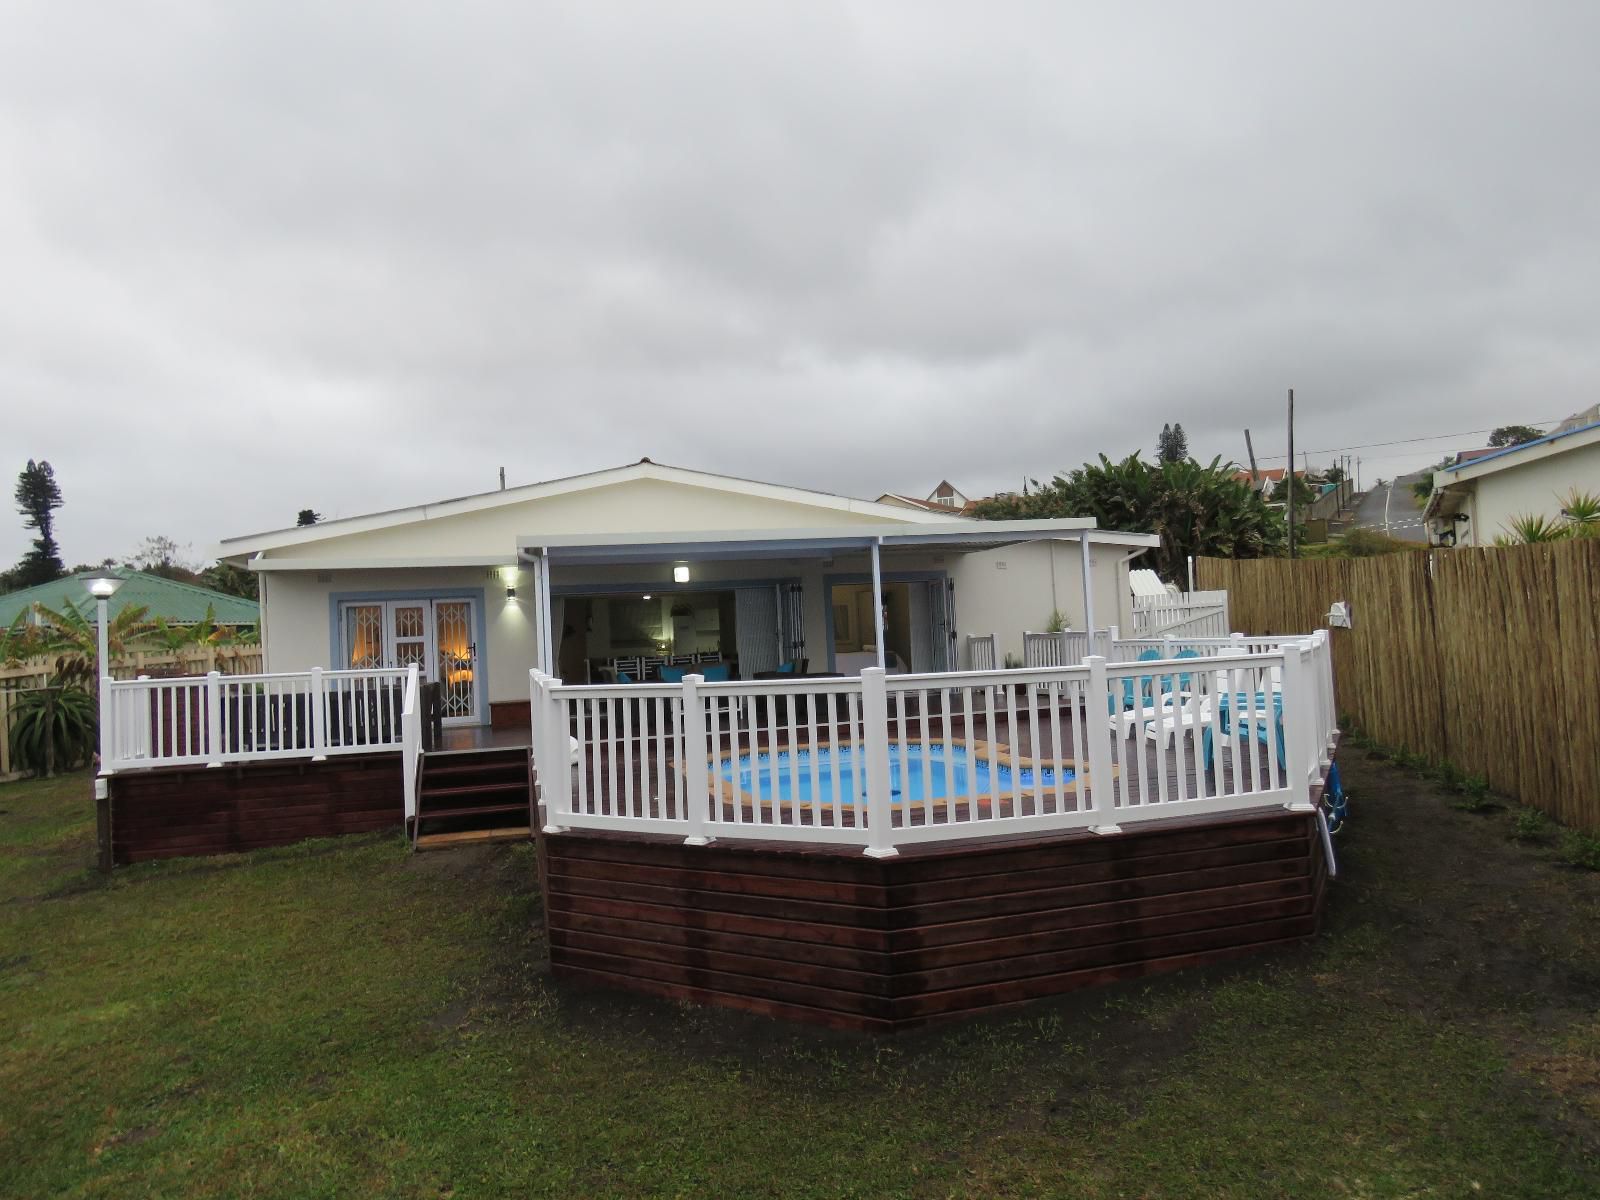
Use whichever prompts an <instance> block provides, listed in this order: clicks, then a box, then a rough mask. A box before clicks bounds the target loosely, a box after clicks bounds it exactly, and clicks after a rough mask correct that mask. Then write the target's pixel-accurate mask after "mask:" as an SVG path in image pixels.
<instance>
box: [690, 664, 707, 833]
mask: <svg viewBox="0 0 1600 1200" xmlns="http://www.w3.org/2000/svg"><path fill="white" fill-rule="evenodd" d="M705 681H706V680H705V676H704V675H685V676H684V677H683V786H684V787H685V788H686V789H688V793H689V795H688V800H689V803H688V807H687V812H688V816H689V836H688V837H686V838H684V839H683V844H684V845H685V846H708V845H710V844H711V840H712V839H711V835H710V834H709V833H707V832H706V831H707V829H709V828H710V826H711V768H710V764H711V746H710V742H709V739H708V738H707V736H706V708H705V702H704V701H703V700H701V698H700V685H701V684H702V683H704V682H705Z"/></svg>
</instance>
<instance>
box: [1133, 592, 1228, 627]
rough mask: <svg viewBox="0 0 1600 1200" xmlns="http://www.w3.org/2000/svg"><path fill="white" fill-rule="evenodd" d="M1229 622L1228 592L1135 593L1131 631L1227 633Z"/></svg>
mask: <svg viewBox="0 0 1600 1200" xmlns="http://www.w3.org/2000/svg"><path fill="white" fill-rule="evenodd" d="M1228 624H1229V622H1228V593H1227V592H1225V591H1212V592H1188V593H1185V594H1183V595H1180V596H1136V597H1134V601H1133V632H1134V634H1135V635H1136V636H1138V637H1153V636H1156V635H1158V634H1163V633H1173V634H1182V635H1185V636H1188V637H1226V636H1227V635H1228Z"/></svg>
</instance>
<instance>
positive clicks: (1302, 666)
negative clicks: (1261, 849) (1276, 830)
mask: <svg viewBox="0 0 1600 1200" xmlns="http://www.w3.org/2000/svg"><path fill="white" fill-rule="evenodd" d="M1282 649H1283V692H1282V704H1283V711H1282V715H1281V716H1279V717H1278V718H1277V719H1278V720H1279V721H1281V722H1282V723H1283V758H1284V762H1283V777H1284V779H1285V781H1286V782H1287V783H1288V787H1289V799H1288V800H1286V801H1285V802H1284V805H1283V806H1284V807H1285V808H1287V809H1288V810H1289V811H1290V812H1310V811H1312V808H1313V805H1312V803H1311V798H1310V797H1311V772H1312V771H1313V770H1314V769H1315V768H1314V767H1312V766H1311V765H1310V764H1311V763H1313V762H1315V760H1316V756H1315V755H1314V754H1312V753H1309V750H1310V747H1309V746H1308V745H1307V733H1308V730H1309V725H1310V718H1311V716H1312V711H1313V710H1314V709H1315V707H1316V706H1315V704H1314V703H1313V702H1312V698H1311V694H1310V687H1309V686H1308V685H1309V684H1310V683H1311V678H1310V671H1309V670H1308V669H1307V664H1306V649H1305V647H1304V646H1303V645H1302V644H1301V643H1299V642H1285V643H1283V648H1282ZM1272 709H1273V705H1272V697H1271V695H1270V694H1269V695H1268V696H1267V703H1266V715H1265V716H1264V717H1263V719H1264V720H1267V721H1269V722H1271V721H1272V720H1273V717H1272ZM1271 736H1276V734H1275V733H1274V734H1272V735H1271Z"/></svg>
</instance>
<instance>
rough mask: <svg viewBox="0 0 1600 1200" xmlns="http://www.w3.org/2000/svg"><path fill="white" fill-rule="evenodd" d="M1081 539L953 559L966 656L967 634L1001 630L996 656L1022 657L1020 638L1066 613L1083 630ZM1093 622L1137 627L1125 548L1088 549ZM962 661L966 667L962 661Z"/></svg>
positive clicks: (959, 625)
mask: <svg viewBox="0 0 1600 1200" xmlns="http://www.w3.org/2000/svg"><path fill="white" fill-rule="evenodd" d="M1080 554H1081V551H1080V550H1079V548H1078V543H1077V541H1076V540H1072V541H1049V542H1032V543H1029V544H1026V545H1017V546H1007V547H1004V548H1002V549H998V550H984V551H981V552H979V553H976V554H967V555H962V556H959V557H957V558H955V559H954V565H953V566H952V567H951V570H950V575H951V578H952V579H954V580H955V585H956V628H957V631H958V632H959V633H960V635H961V639H962V646H963V653H965V643H966V637H967V635H968V634H986V633H992V634H994V635H995V653H996V655H997V657H998V658H999V659H1000V660H1001V661H1003V660H1004V656H1005V655H1007V654H1012V655H1015V656H1016V657H1017V658H1019V659H1020V658H1021V657H1022V635H1023V633H1025V632H1039V631H1042V630H1043V629H1044V628H1045V627H1046V626H1047V625H1048V624H1049V621H1050V614H1051V613H1052V612H1053V611H1055V610H1060V612H1061V614H1062V615H1063V616H1064V617H1066V619H1067V624H1068V625H1069V626H1070V627H1071V628H1073V629H1082V628H1084V612H1083V584H1082V578H1083V572H1082V560H1081V558H1080ZM1089 562H1090V571H1091V572H1092V576H1093V579H1094V619H1095V624H1096V625H1098V626H1100V627H1101V628H1102V629H1103V628H1105V627H1106V626H1108V625H1117V626H1119V627H1121V628H1122V629H1124V630H1127V629H1131V628H1132V627H1133V599H1132V596H1131V594H1130V592H1129V584H1128V565H1127V551H1126V550H1125V549H1124V548H1122V547H1119V546H1105V545H1094V544H1093V543H1091V546H1090V556H1089ZM963 665H966V664H965V662H963Z"/></svg>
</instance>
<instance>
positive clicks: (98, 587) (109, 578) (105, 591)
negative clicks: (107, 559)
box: [83, 575, 122, 600]
mask: <svg viewBox="0 0 1600 1200" xmlns="http://www.w3.org/2000/svg"><path fill="white" fill-rule="evenodd" d="M83 586H84V587H86V588H88V589H89V595H91V596H93V597H94V598H95V599H96V600H109V599H111V597H112V596H115V595H116V594H117V589H118V588H119V587H121V586H122V580H120V579H118V578H117V577H116V576H115V575H96V576H95V577H94V578H92V579H85V580H84V581H83Z"/></svg>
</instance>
